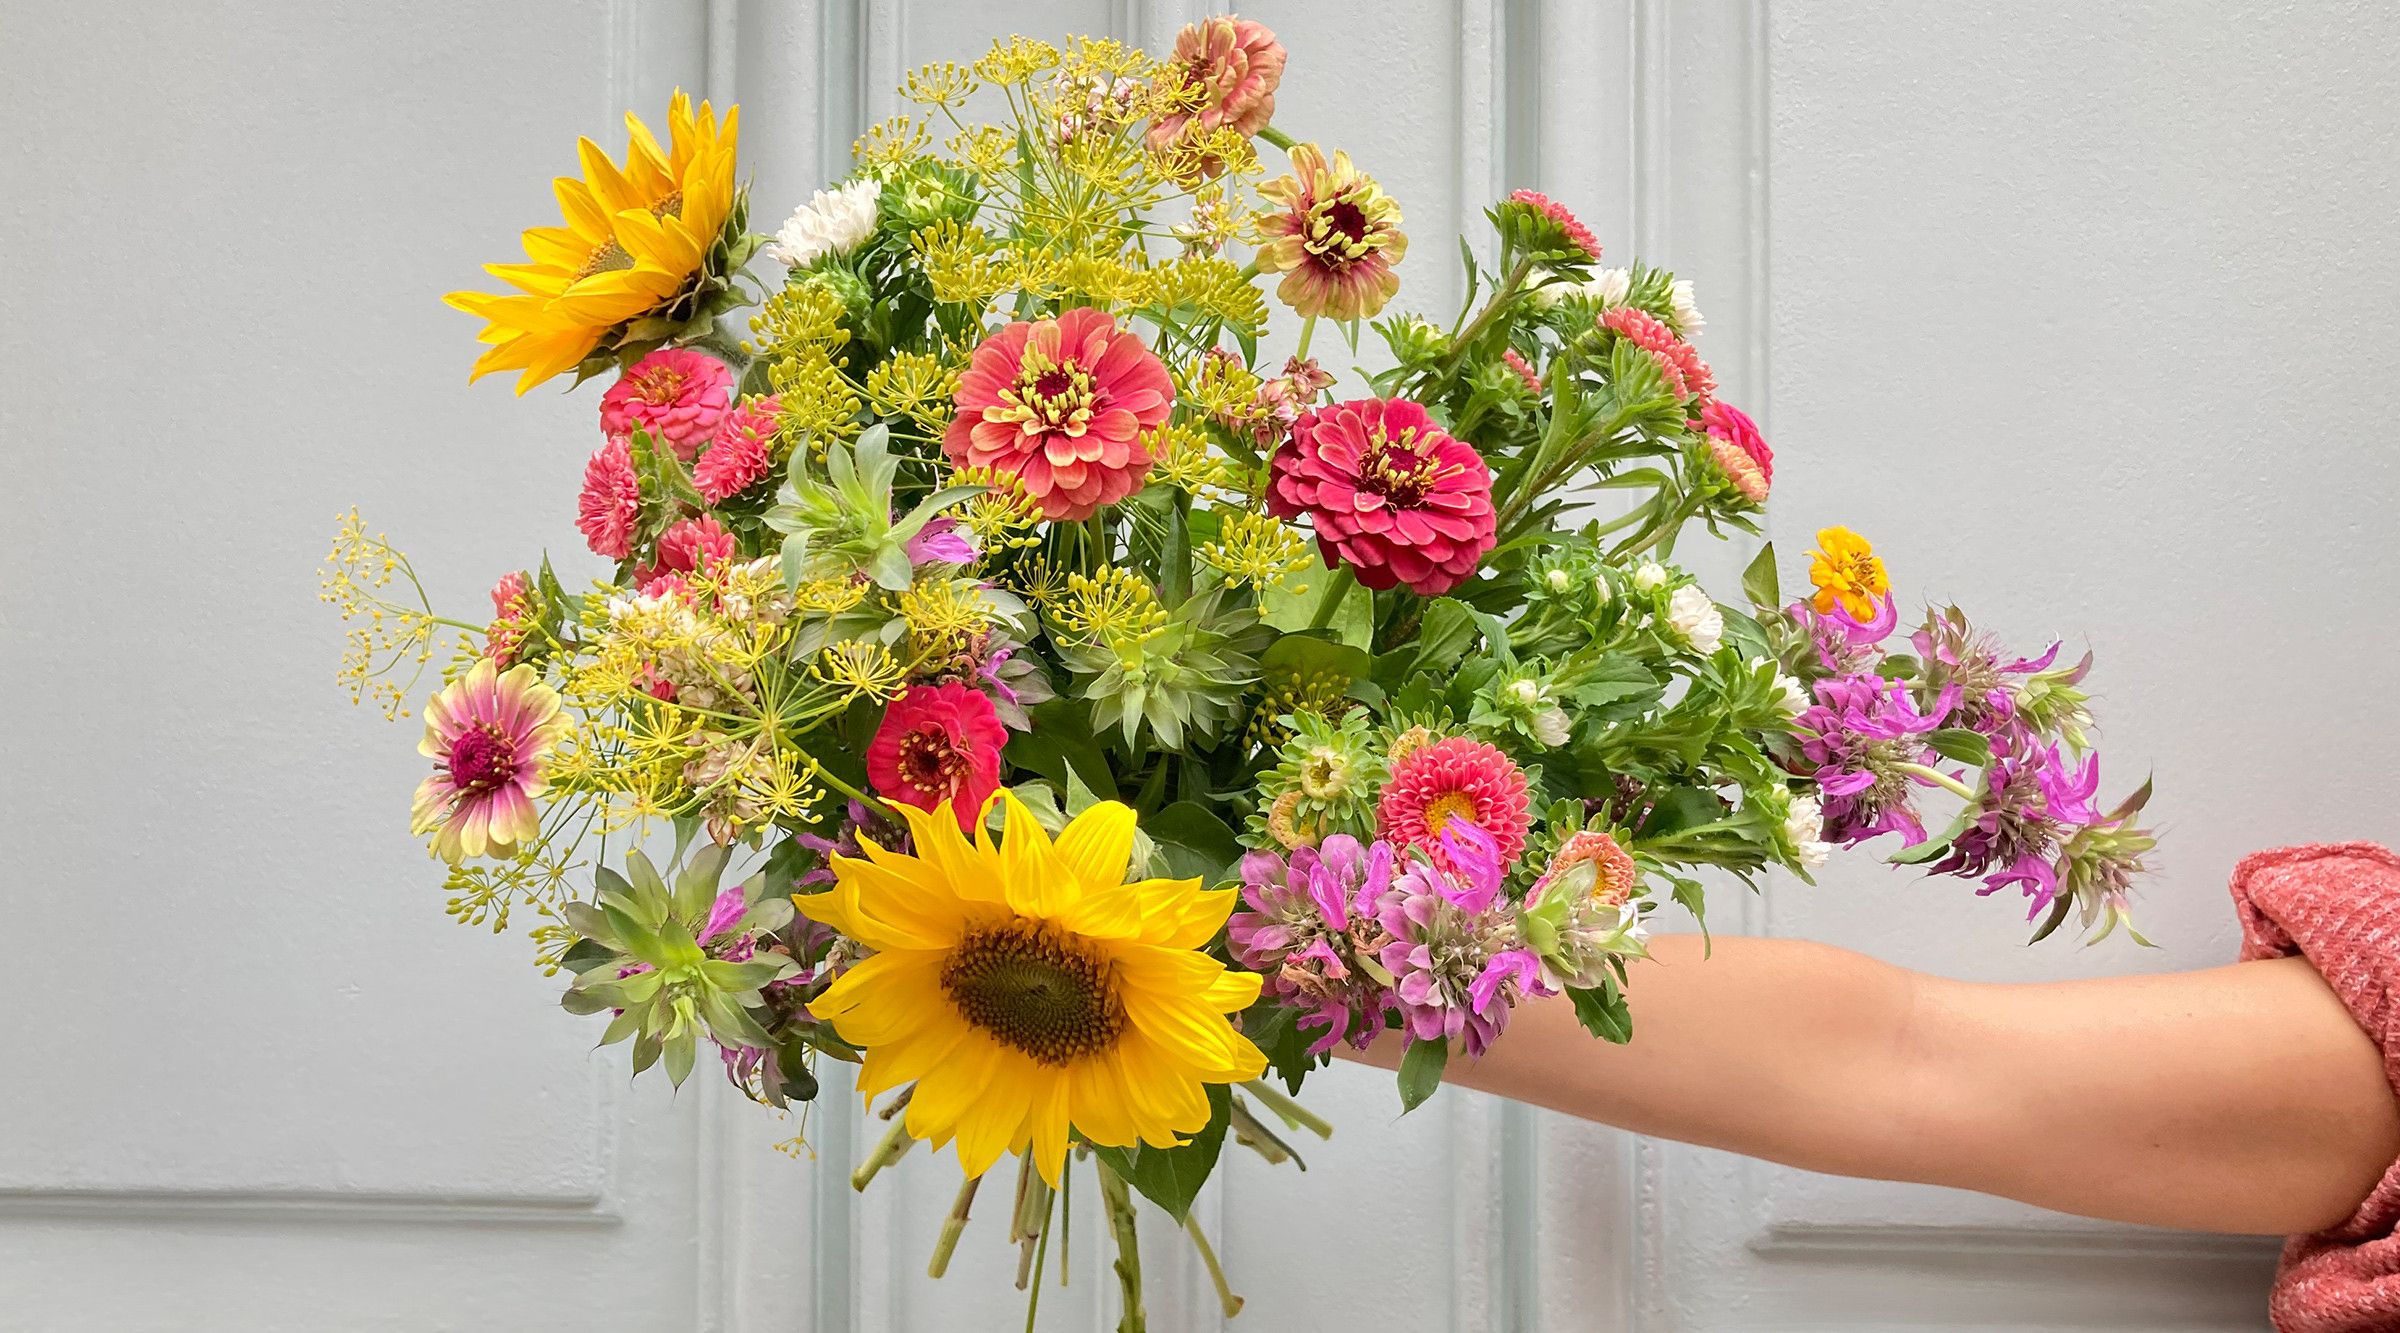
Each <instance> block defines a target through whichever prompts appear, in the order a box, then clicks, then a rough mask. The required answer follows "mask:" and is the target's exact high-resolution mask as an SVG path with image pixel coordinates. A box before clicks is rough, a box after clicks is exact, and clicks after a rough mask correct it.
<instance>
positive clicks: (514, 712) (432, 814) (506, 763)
mask: <svg viewBox="0 0 2400 1333" xmlns="http://www.w3.org/2000/svg"><path fill="white" fill-rule="evenodd" d="M569 726H570V720H569V719H568V718H567V716H566V715H565V714H564V713H563V712H562V711H560V708H559V698H558V692H557V691H555V690H553V689H551V688H550V687H549V686H547V685H544V684H542V681H541V677H540V676H539V675H538V674H536V673H535V671H534V669H533V668H532V667H530V666H514V667H510V668H509V669H508V670H507V671H501V670H499V668H498V667H497V666H496V665H494V663H493V662H492V659H490V658H488V657H485V658H478V659H477V660H476V662H475V665H474V667H473V668H472V669H470V670H469V671H468V672H467V674H466V675H464V676H461V677H459V678H458V679H457V680H455V681H452V682H451V683H450V684H449V685H448V686H447V687H446V688H444V689H443V690H442V692H441V693H440V694H437V695H435V696H434V697H433V699H432V700H431V701H430V702H428V703H427V704H426V705H425V739H424V740H423V741H420V742H419V743H418V745H417V753H419V754H422V755H424V756H425V757H426V758H428V759H431V760H433V761H434V771H433V775H432V776H431V777H428V778H426V779H425V780H424V781H423V782H422V783H419V784H418V785H417V798H416V805H415V808H414V809H413V810H412V811H411V812H410V819H409V830H410V832H413V833H417V834H426V833H431V834H433V835H434V838H433V852H434V855H436V856H439V857H441V858H442V859H443V860H445V861H448V862H451V863H452V864H454V865H455V864H456V863H458V862H459V861H461V860H464V859H465V858H467V857H470V856H485V855H490V856H505V855H507V854H508V853H509V852H510V851H511V850H513V849H514V848H515V847H516V845H517V844H518V843H521V842H529V841H531V840H533V839H535V838H538V837H539V836H541V831H542V815H541V811H540V810H539V809H538V808H537V807H535V805H534V803H533V798H534V797H536V796H539V795H541V794H542V792H543V791H544V790H545V789H546V787H547V786H548V783H547V780H546V778H545V776H544V769H545V764H546V761H547V760H548V758H549V755H550V751H551V749H552V748H553V747H555V746H556V745H557V744H558V743H559V741H561V740H563V739H565V737H566V734H567V731H568V729H569Z"/></svg>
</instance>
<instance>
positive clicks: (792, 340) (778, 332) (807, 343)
mask: <svg viewBox="0 0 2400 1333" xmlns="http://www.w3.org/2000/svg"><path fill="white" fill-rule="evenodd" d="M848 313H849V312H848V311H846V310H845V309H843V307H842V298H841V297H839V296H837V295H835V294H834V293H833V292H832V291H830V290H828V289H827V288H825V287H821V286H816V285H813V284H801V285H799V286H792V287H785V288H783V289H782V290H781V291H778V292H776V293H775V294H774V295H772V296H770V297H768V298H767V299H766V301H765V302H764V303H763V304H761V305H760V306H759V308H758V313H757V314H755V315H752V316H751V317H750V332H751V334H752V335H753V337H752V339H751V340H750V341H747V342H744V343H743V344H742V350H743V351H745V352H748V353H749V354H750V355H752V356H755V357H759V358H761V359H763V360H768V361H773V360H776V359H779V358H783V357H792V356H800V355H804V354H807V353H810V352H816V353H822V354H825V355H831V354H833V353H835V352H838V351H840V350H841V349H842V347H843V346H844V345H846V344H847V343H848V342H849V341H850V330H849V329H847V328H845V327H843V325H842V320H843V318H844V316H845V315H847V314H848Z"/></svg>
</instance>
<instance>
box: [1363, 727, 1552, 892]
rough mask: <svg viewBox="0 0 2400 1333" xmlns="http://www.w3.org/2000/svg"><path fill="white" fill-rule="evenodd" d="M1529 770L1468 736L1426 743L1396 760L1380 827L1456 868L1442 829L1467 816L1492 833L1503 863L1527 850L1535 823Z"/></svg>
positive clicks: (1379, 816) (1396, 840)
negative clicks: (1527, 839)
mask: <svg viewBox="0 0 2400 1333" xmlns="http://www.w3.org/2000/svg"><path fill="white" fill-rule="evenodd" d="M1531 818H1532V815H1531V800H1530V798H1529V797H1528V796H1527V794H1526V788H1525V770H1523V769H1521V768H1518V767H1517V763H1516V761H1515V760H1513V759H1511V758H1509V757H1508V756H1507V755H1505V754H1502V753H1501V752H1500V751H1499V749H1498V748H1497V747H1495V746H1492V745H1487V744H1485V743H1484V742H1482V741H1478V740H1470V739H1469V738H1467V737H1465V736H1452V737H1450V738H1449V739H1447V740H1439V741H1435V742H1434V743H1432V744H1431V745H1420V746H1418V747H1417V748H1415V749H1413V750H1411V751H1409V752H1408V753H1407V754H1406V755H1404V756H1402V757H1401V759H1400V761H1399V762H1398V763H1396V764H1394V765H1392V780H1391V781H1390V782H1387V783H1385V784H1384V787H1383V795H1382V798H1381V800H1380V801H1379V802H1378V804H1377V808H1376V824H1377V826H1378V827H1377V831H1378V832H1379V833H1381V834H1382V835H1383V836H1384V837H1385V838H1388V839H1390V840H1391V841H1392V842H1393V843H1395V844H1397V845H1399V846H1403V847H1415V848H1419V849H1421V850H1423V851H1424V852H1425V853H1426V854H1427V855H1428V856H1431V857H1432V858H1433V860H1434V863H1435V864H1436V865H1440V866H1442V867H1443V868H1444V869H1448V868H1450V864H1449V861H1448V860H1447V853H1446V852H1445V851H1444V849H1443V845H1442V833H1443V831H1444V830H1446V829H1448V828H1450V827H1451V824H1452V823H1453V821H1458V820H1464V821H1465V822H1467V823H1470V824H1473V825H1474V826H1475V827H1476V828H1478V829H1481V830H1482V831H1483V832H1484V833H1485V834H1487V835H1489V836H1490V838H1491V840H1492V842H1493V844H1494V845H1495V846H1496V847H1497V848H1498V849H1499V857H1500V861H1501V864H1502V865H1503V866H1504V867H1505V866H1511V865H1515V864H1516V862H1517V858H1518V857H1520V856H1523V855H1524V854H1525V830H1526V828H1527V826H1528V825H1529V823H1530V822H1531Z"/></svg>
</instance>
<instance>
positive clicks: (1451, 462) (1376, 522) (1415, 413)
mask: <svg viewBox="0 0 2400 1333" xmlns="http://www.w3.org/2000/svg"><path fill="white" fill-rule="evenodd" d="M1267 509H1268V511H1269V512H1270V513H1273V514H1275V515H1276V516H1277V517H1279V518H1298V517H1300V516H1301V515H1303V514H1305V515H1307V516H1308V518H1309V521H1310V523H1312V524H1313V525H1314V526H1315V528H1316V533H1317V547H1318V549H1319V550H1320V551H1321V552H1323V554H1324V557H1325V563H1326V564H1327V565H1329V566H1334V567H1337V568H1338V567H1341V566H1348V567H1349V568H1350V569H1351V570H1353V571H1354V572H1356V574H1357V575H1358V581H1359V582H1361V583H1364V584H1366V585H1367V586H1368V587H1370V588H1379V589H1380V588H1389V587H1391V586H1393V585H1394V584H1400V583H1405V584H1407V585H1408V586H1409V588H1410V589H1411V590H1413V591H1415V592H1416V593H1417V594H1418V595H1420V596H1424V597H1439V596H1441V595H1442V594H1443V593H1446V592H1449V591H1450V590H1451V589H1453V588H1455V587H1457V586H1458V585H1459V584H1461V583H1464V582H1466V581H1467V578H1468V577H1469V576H1470V575H1472V574H1473V573H1474V572H1475V565H1476V562H1477V561H1478V560H1480V559H1482V558H1483V553H1484V552H1486V551H1489V550H1491V549H1492V540H1493V531H1492V530H1493V514H1492V473H1491V469H1489V468H1487V467H1485V466H1484V464H1483V459H1482V458H1481V457H1479V456H1478V455H1477V454H1476V452H1475V450H1474V448H1473V447H1472V446H1470V445H1468V444H1466V443H1465V442H1464V441H1461V440H1459V439H1457V438H1455V437H1453V436H1452V435H1451V434H1450V433H1449V432H1448V431H1445V430H1443V429H1442V428H1441V427H1440V426H1437V425H1435V424H1434V421H1433V418H1432V417H1431V416H1428V415H1427V414H1426V412H1425V409H1424V408H1423V407H1421V406H1419V405H1418V404H1416V403H1412V402H1410V401H1408V400H1407V399H1405V398H1359V399H1353V400H1352V401H1350V402H1346V403H1335V404H1334V405H1332V406H1331V407H1320V408H1316V409H1314V410H1312V411H1309V412H1306V413H1303V414H1302V415H1301V416H1300V418H1299V419H1298V420H1297V421H1294V422H1293V423H1292V438H1291V440H1290V441H1289V442H1288V443H1286V444H1285V445H1284V446H1283V447H1282V448H1281V449H1278V450H1276V451H1275V459H1274V469H1273V480H1272V484H1271V485H1270V486H1269V488H1268V491H1267Z"/></svg>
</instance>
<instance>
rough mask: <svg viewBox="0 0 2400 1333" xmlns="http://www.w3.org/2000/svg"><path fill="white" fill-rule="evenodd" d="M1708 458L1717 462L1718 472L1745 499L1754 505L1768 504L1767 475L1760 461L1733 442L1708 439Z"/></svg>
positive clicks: (1710, 437)
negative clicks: (1761, 467)
mask: <svg viewBox="0 0 2400 1333" xmlns="http://www.w3.org/2000/svg"><path fill="white" fill-rule="evenodd" d="M1708 456H1709V457H1710V458H1712V459H1714V460H1716V464H1717V470H1718V471H1719V472H1722V473H1724V474H1725V480H1727V481H1729V482H1732V483H1733V489H1735V490H1736V491H1739V492H1741V496H1742V498H1743V499H1745V500H1747V501H1749V502H1750V503H1752V504H1754V505H1761V504H1765V503H1766V502H1767V488H1768V487H1767V474H1766V473H1765V472H1764V471H1762V470H1760V468H1759V466H1758V460H1757V459H1754V458H1752V457H1751V456H1750V455H1748V454H1746V453H1744V452H1742V450H1741V449H1740V448H1739V447H1738V446H1736V445H1735V444H1734V443H1733V441H1731V440H1724V439H1719V438H1717V437H1716V436H1714V435H1711V436H1709V437H1708Z"/></svg>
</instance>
